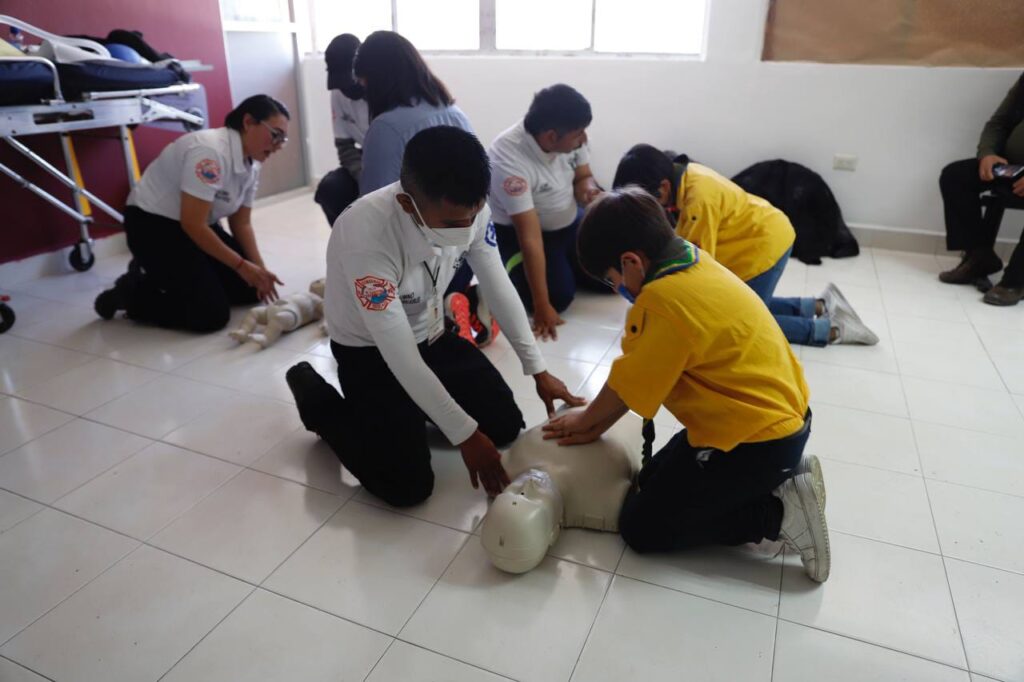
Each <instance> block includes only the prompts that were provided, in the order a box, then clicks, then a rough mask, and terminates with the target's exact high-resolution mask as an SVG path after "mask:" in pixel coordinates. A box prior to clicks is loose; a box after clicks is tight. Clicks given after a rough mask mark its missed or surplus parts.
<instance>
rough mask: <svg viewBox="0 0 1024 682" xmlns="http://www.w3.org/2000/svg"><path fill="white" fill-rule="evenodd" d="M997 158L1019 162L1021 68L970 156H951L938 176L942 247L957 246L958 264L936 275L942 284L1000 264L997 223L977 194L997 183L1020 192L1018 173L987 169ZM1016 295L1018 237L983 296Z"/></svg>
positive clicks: (1021, 292)
mask: <svg viewBox="0 0 1024 682" xmlns="http://www.w3.org/2000/svg"><path fill="white" fill-rule="evenodd" d="M1000 164H1024V74H1021V77H1020V78H1019V79H1018V80H1017V82H1016V83H1014V85H1013V87H1011V88H1010V91H1009V92H1008V93H1006V97H1005V98H1004V99H1003V101H1002V103H1001V104H1000V105H999V108H998V109H996V111H995V113H994V114H992V118H990V119H989V120H988V123H986V124H985V127H984V129H982V131H981V139H980V140H979V141H978V153H977V156H976V158H973V159H963V160H961V161H954V162H953V163H951V164H949V165H948V166H946V167H945V168H943V169H942V175H941V176H940V177H939V188H940V189H941V190H942V203H943V205H944V208H945V212H946V248H948V249H949V250H950V251H962V252H963V257H962V259H961V261H960V264H959V265H957V266H956V267H955V268H953V269H952V270H947V271H946V272H943V273H941V274H940V275H939V279H940V280H942V281H943V282H946V283H947V284H971V283H973V282H975V281H976V280H978V279H980V278H983V277H987V276H988V275H991V274H994V273H996V272H999V270H1000V269H1002V267H1003V262H1002V260H1001V259H1000V258H999V256H998V255H996V252H995V243H996V235H997V233H998V231H999V223H998V221H988V220H983V219H982V215H981V199H980V195H981V193H982V192H985V191H988V190H990V189H994V188H999V187H1000V186H1002V191H1004V192H1007V193H1012V194H1013V195H1016V196H1017V197H1024V178H1020V179H1018V180H1016V181H1015V182H1012V183H1011V182H1009V181H1005V180H1000V179H998V178H996V177H995V176H994V174H993V173H994V171H993V169H994V168H998V166H999V165H1000ZM993 223H994V224H993ZM1022 297H1024V241H1022V243H1021V244H1018V246H1017V248H1016V250H1015V251H1014V253H1013V256H1012V257H1011V258H1010V262H1009V264H1008V265H1007V266H1006V270H1005V271H1004V272H1003V277H1002V279H1001V280H1000V281H999V284H997V285H996V286H995V287H993V288H992V289H991V290H990V291H988V292H987V293H986V294H985V298H984V300H985V302H986V303H991V304H993V305H1015V304H1016V303H1017V302H1019V301H1020V299H1021V298H1022Z"/></svg>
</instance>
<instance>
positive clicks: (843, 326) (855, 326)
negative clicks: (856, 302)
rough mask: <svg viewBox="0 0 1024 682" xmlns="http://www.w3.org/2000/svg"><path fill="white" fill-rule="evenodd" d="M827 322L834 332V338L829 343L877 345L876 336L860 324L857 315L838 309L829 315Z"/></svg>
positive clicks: (864, 325)
mask: <svg viewBox="0 0 1024 682" xmlns="http://www.w3.org/2000/svg"><path fill="white" fill-rule="evenodd" d="M829 321H830V322H831V323H832V328H833V329H835V330H836V338H835V339H834V340H832V341H831V343H842V344H858V345H861V346H874V345H875V344H876V343H878V335H877V334H875V333H874V332H873V331H871V330H870V329H868V326H867V325H866V324H864V323H863V322H861V320H860V318H859V317H857V313H853V314H850V313H848V312H846V311H845V310H843V309H842V308H840V309H839V310H836V311H834V312H830V313H829Z"/></svg>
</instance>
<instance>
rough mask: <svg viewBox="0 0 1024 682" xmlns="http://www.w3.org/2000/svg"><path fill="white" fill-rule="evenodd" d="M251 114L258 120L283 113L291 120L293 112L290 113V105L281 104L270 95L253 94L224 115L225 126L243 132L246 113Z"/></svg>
mask: <svg viewBox="0 0 1024 682" xmlns="http://www.w3.org/2000/svg"><path fill="white" fill-rule="evenodd" d="M246 114H249V115H250V116H252V117H253V118H254V119H256V120H257V121H266V120H267V119H268V118H270V117H272V116H276V115H277V114H281V115H282V116H284V117H285V118H287V119H289V120H291V114H289V113H288V107H286V106H285V105H283V104H281V102H279V101H278V100H276V99H274V98H273V97H271V96H270V95H253V96H252V97H246V98H245V99H244V100H242V103H241V104H239V105H238V106H237V107H235V108H234V109H232V110H231V113H229V114H228V115H227V116H225V117H224V126H225V127H226V128H231V129H232V130H237V131H238V132H242V129H243V128H244V127H245V126H244V125H243V123H244V121H245V115H246Z"/></svg>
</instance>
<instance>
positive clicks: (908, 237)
mask: <svg viewBox="0 0 1024 682" xmlns="http://www.w3.org/2000/svg"><path fill="white" fill-rule="evenodd" d="M848 226H849V228H850V232H852V233H853V236H854V237H856V238H857V242H858V243H859V244H860V245H861V247H862V248H876V249H890V250H892V251H912V252H914V253H931V254H936V255H940V256H945V255H951V256H956V255H957V254H956V253H954V252H951V251H948V250H947V249H946V235H945V234H944V233H939V232H929V231H927V230H918V229H914V228H912V227H887V226H885V225H868V224H865V223H848ZM1017 241H1018V240H1017V239H1011V238H1006V237H1000V238H999V239H997V240H996V253H998V254H999V256H1000V257H1001V258H1002V259H1003V260H1004V261H1006V260H1009V258H1010V254H1011V253H1012V252H1013V249H1014V247H1015V246H1016V245H1017Z"/></svg>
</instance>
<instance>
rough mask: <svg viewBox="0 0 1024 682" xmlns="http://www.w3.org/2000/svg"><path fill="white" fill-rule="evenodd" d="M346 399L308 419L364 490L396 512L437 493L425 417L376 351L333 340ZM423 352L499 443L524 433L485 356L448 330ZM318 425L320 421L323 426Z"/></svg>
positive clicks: (424, 346) (508, 395) (510, 399)
mask: <svg viewBox="0 0 1024 682" xmlns="http://www.w3.org/2000/svg"><path fill="white" fill-rule="evenodd" d="M331 351H332V352H333V353H334V357H335V358H336V359H337V361H338V381H339V383H340V384H341V390H342V392H343V393H344V394H345V396H344V398H338V400H337V403H336V404H335V405H331V406H319V409H318V410H317V412H318V414H308V413H306V414H303V420H304V421H305V422H306V423H307V424H309V423H311V421H312V423H314V424H317V429H316V430H317V432H318V433H319V434H320V436H321V437H322V438H323V439H324V440H325V441H327V444H328V445H330V446H331V449H332V450H334V453H335V454H336V455H337V456H338V459H340V460H341V463H342V464H343V465H344V466H345V468H346V469H348V470H349V471H350V472H352V474H353V475H354V476H355V477H356V478H358V479H359V482H360V483H362V485H363V487H364V488H366V490H368V491H369V492H371V493H373V494H374V495H376V496H377V497H379V498H381V499H382V500H384V501H385V502H387V503H389V504H392V505H394V506H396V507H405V506H410V505H414V504H419V503H420V502H422V501H423V500H425V499H427V498H428V497H430V493H431V492H432V491H433V489H434V472H433V470H432V469H431V468H430V446H429V445H428V443H427V417H426V415H425V414H424V412H423V410H421V409H420V408H419V406H418V405H416V403H415V402H413V400H412V398H410V397H409V394H408V393H406V392H405V389H404V388H402V385H401V384H400V383H398V379H396V378H395V375H394V374H392V373H391V370H390V369H388V366H387V364H386V363H385V362H384V358H383V357H382V356H381V354H380V351H378V350H377V349H376V348H375V347H372V346H371V347H365V348H357V347H352V346H342V345H339V344H337V343H334V342H332V343H331ZM419 352H420V355H421V356H422V357H423V360H424V361H425V362H426V363H427V366H429V367H430V369H431V370H432V371H433V372H434V374H436V375H437V377H438V379H440V380H441V383H442V384H444V387H445V389H447V391H448V392H449V393H450V394H451V396H452V397H453V398H454V399H455V402H457V403H458V404H459V405H460V406H461V407H462V409H464V410H465V411H466V412H467V413H468V414H469V416H471V417H472V418H473V419H475V420H476V421H477V423H478V424H479V428H480V430H481V431H483V433H484V434H486V435H487V436H488V437H489V438H490V439H491V440H492V441H494V444H495V445H497V446H499V447H501V446H504V445H507V444H508V443H511V442H512V441H513V440H515V438H516V436H518V435H519V431H520V430H521V429H522V428H523V414H522V412H520V411H519V407H518V406H517V405H516V403H515V400H514V398H513V397H512V390H511V389H510V388H509V387H508V385H507V384H506V383H505V380H504V379H502V377H501V374H499V373H498V370H497V369H495V367H494V365H492V364H491V362H490V360H488V359H487V356H486V355H484V354H483V353H481V352H480V351H479V350H478V349H477V348H476V346H474V345H472V344H471V343H469V342H467V341H466V340H465V339H462V338H460V337H458V336H456V335H455V334H453V333H451V332H445V333H444V334H443V335H442V336H441V337H440V338H439V339H437V341H435V342H434V343H433V344H428V343H426V342H424V343H421V344H420V345H419ZM318 422H319V423H318Z"/></svg>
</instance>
